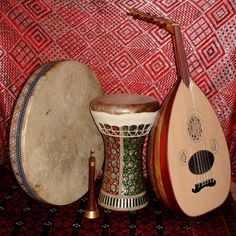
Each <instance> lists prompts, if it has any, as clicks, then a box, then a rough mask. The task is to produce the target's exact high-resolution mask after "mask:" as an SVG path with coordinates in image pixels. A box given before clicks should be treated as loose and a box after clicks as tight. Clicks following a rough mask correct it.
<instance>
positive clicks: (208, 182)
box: [192, 178, 216, 193]
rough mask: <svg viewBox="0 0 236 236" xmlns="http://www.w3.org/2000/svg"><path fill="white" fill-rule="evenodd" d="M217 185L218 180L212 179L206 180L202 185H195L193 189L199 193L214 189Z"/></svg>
mask: <svg viewBox="0 0 236 236" xmlns="http://www.w3.org/2000/svg"><path fill="white" fill-rule="evenodd" d="M215 185H216V180H215V179H213V178H211V179H208V180H205V181H203V182H201V183H198V184H195V187H194V188H192V192H193V193H198V192H200V191H201V190H202V189H203V188H205V187H213V186H215Z"/></svg>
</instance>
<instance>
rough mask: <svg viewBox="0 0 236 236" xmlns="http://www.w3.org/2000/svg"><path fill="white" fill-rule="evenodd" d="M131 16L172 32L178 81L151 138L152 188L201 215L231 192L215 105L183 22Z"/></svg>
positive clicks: (177, 205)
mask: <svg viewBox="0 0 236 236" xmlns="http://www.w3.org/2000/svg"><path fill="white" fill-rule="evenodd" d="M129 14H130V15H131V16H133V18H135V19H139V20H143V21H146V22H148V23H151V24H155V25H158V26H159V27H160V28H164V29H165V30H167V31H168V32H169V33H170V34H171V35H172V42H173V49H174V56H175V61H176V71H177V77H178V79H177V81H176V83H175V84H174V86H173V88H172V89H171V92H170V93H169V95H168V96H167V97H166V99H165V100H164V102H163V104H162V106H161V109H160V116H159V118H158V119H157V120H156V122H155V124H154V126H153V128H152V131H151V134H150V139H149V148H148V153H149V154H148V156H149V157H148V171H149V175H150V179H151V183H152V186H153V189H154V192H155V193H156V195H157V196H160V197H161V199H162V200H163V202H164V203H165V204H166V205H167V206H168V207H169V208H170V209H172V210H173V211H175V212H182V213H185V214H186V215H189V216H199V215H202V214H204V213H206V212H208V211H211V210H213V209H215V208H217V207H218V206H219V205H221V204H222V203H223V202H224V200H225V199H226V197H227V195H228V193H229V187H230V178H231V177H230V176H231V173H230V158H229V153H228V148H227V144H226V140H225V136H224V133H223V130H222V127H221V125H220V123H219V120H218V118H217V116H216V114H215V111H214V109H213V108H212V106H211V104H210V103H209V101H208V99H207V98H206V96H205V95H204V93H203V92H202V91H201V90H200V88H199V87H198V86H197V85H196V84H195V82H194V81H193V80H192V79H191V78H190V74H189V70H188V65H187V59H186V55H185V50H184V46H183V41H182V35H181V30H180V26H179V25H178V24H176V23H174V22H172V21H170V20H168V19H166V18H163V17H156V16H151V15H150V14H146V13H143V12H141V11H138V10H136V9H133V8H132V9H130V12H129Z"/></svg>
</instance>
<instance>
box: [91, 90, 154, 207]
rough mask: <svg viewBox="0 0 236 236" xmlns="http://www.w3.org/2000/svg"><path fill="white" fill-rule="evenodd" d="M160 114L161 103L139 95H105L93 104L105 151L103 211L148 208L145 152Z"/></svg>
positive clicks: (92, 112)
mask: <svg viewBox="0 0 236 236" xmlns="http://www.w3.org/2000/svg"><path fill="white" fill-rule="evenodd" d="M158 110H159V103H158V101H157V100H155V99H154V98H152V97H150V96H144V95H136V94H112V95H104V96H100V97H97V98H95V99H93V100H92V101H91V102H90V111H91V114H92V116H93V118H94V121H95V123H96V125H97V127H98V129H99V131H100V132H101V134H102V136H103V140H104V148H105V165H104V170H103V180H102V186H101V189H100V193H99V197H98V204H99V205H101V206H102V207H105V208H107V209H111V210H119V211H131V210H138V209H141V208H143V207H145V206H146V205H147V203H148V199H147V195H146V189H145V183H144V178H143V168H142V152H143V145H144V141H145V137H146V136H147V135H148V133H149V132H150V130H151V128H152V125H153V123H154V120H155V118H156V116H157V113H158Z"/></svg>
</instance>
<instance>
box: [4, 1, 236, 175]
mask: <svg viewBox="0 0 236 236" xmlns="http://www.w3.org/2000/svg"><path fill="white" fill-rule="evenodd" d="M131 7H136V8H138V9H140V10H143V11H145V12H149V13H152V14H155V15H160V16H165V17H168V18H170V19H171V20H173V21H176V22H178V23H179V24H180V27H181V32H182V35H183V42H184V47H185V50H186V54H187V61H188V65H189V69H190V75H191V77H192V79H193V80H194V81H195V82H196V83H197V85H198V86H199V87H200V88H201V89H202V91H203V92H204V93H205V94H206V96H207V97H208V99H209V101H210V103H211V104H212V106H213V108H214V109H215V111H216V113H217V116H218V117H219V120H220V123H221V125H222V127H223V130H224V133H225V136H226V139H227V143H228V147H229V150H230V158H231V163H232V175H233V176H235V177H236V119H235V116H236V109H235V107H236V106H235V104H236V93H235V91H236V76H235V74H236V55H235V52H236V40H235V38H236V30H235V29H236V11H235V4H234V1H233V0H213V1H202V0H193V1H189V0H178V1H167V0H161V1H160V0H159V1H157V0H152V1H150V0H147V1H144V0H138V1H114V0H109V1H108V0H98V1H92V0H83V1H77V0H67V1H62V0H48V1H44V0H18V1H16V0H11V1H9V0H1V1H0V31H1V33H0V75H1V77H0V78H1V79H0V134H1V135H0V162H2V161H3V160H4V159H7V158H8V157H7V156H8V155H7V154H8V139H9V129H10V121H11V117H12V113H13V107H14V104H15V102H16V99H17V96H18V95H19V92H20V91H21V88H22V86H23V84H24V82H25V81H26V80H27V79H28V77H29V76H30V75H31V74H32V73H33V71H34V70H35V69H36V68H38V67H39V66H41V65H43V64H45V63H47V62H49V61H55V60H58V59H70V60H76V61H80V62H81V63H84V64H86V65H88V66H89V67H90V68H91V69H92V70H93V71H94V72H95V74H96V75H97V78H98V80H99V81H100V83H101V85H102V87H103V89H104V91H105V93H106V94H111V93H137V94H143V95H150V96H153V97H155V98H157V99H158V100H159V102H160V103H162V101H163V100H164V98H165V97H166V95H167V94H168V93H169V91H170V89H171V87H172V86H173V84H174V82H175V81H176V71H175V62H174V58H173V49H172V44H171V37H170V35H169V34H168V33H167V32H166V31H164V30H163V29H159V28H158V27H157V26H155V25H151V24H148V23H146V22H141V21H134V20H133V19H132V18H131V17H128V16H127V14H126V13H127V11H128V9H129V8H131ZM145 158H146V156H145V151H144V154H143V163H144V169H145V163H146V162H145Z"/></svg>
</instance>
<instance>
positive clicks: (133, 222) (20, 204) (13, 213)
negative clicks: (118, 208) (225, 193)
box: [0, 164, 236, 236]
mask: <svg viewBox="0 0 236 236" xmlns="http://www.w3.org/2000/svg"><path fill="white" fill-rule="evenodd" d="M78 181H79V180H78ZM147 182H148V181H147ZM99 186H100V180H99V181H98V182H97V189H99ZM147 188H148V196H149V204H148V206H147V207H146V208H144V209H142V210H138V211H136V212H115V211H110V210H106V209H102V208H100V207H99V212H100V217H99V218H98V219H96V220H88V219H85V218H84V217H83V214H84V209H85V207H86V203H87V194H85V196H83V197H82V198H81V199H80V200H78V201H76V202H74V203H73V204H69V205H66V206H52V205H47V204H44V203H41V202H39V201H36V200H34V199H32V198H30V197H28V195H27V194H26V193H25V192H24V191H23V190H22V189H21V188H20V187H19V185H18V183H17V182H16V180H15V177H14V175H13V172H12V170H11V167H10V166H9V164H7V165H4V166H0V225H1V227H0V235H1V236H5V235H27V236H30V235H34V236H35V235H43V236H44V235H45V236H46V235H66V236H67V235H73V236H75V235H88V236H89V235H171V236H172V235H189V236H190V235H194V236H201V235H215V236H217V235H219V236H221V235H236V204H235V202H234V201H233V199H232V197H231V195H229V197H228V198H227V200H226V201H225V202H224V204H222V205H221V206H220V207H219V208H217V209H215V210H214V211H212V212H209V213H207V214H205V215H203V216H201V217H197V218H189V217H187V216H185V215H177V214H174V213H173V212H171V211H170V210H169V209H167V208H166V207H165V206H163V204H162V203H161V202H160V201H159V200H158V199H156V198H155V196H154V193H153V192H152V188H151V186H150V184H149V183H147Z"/></svg>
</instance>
